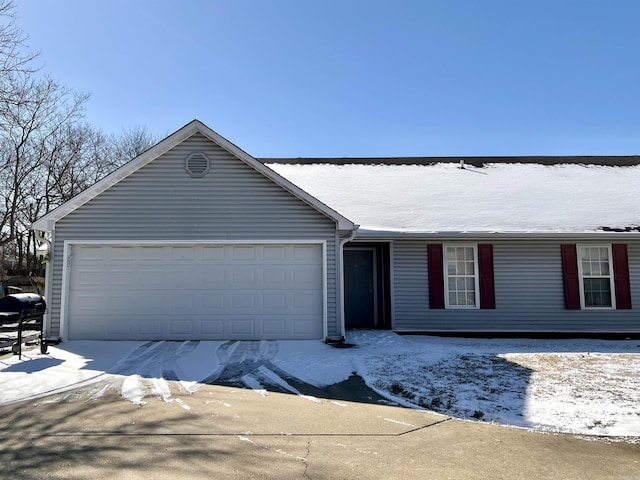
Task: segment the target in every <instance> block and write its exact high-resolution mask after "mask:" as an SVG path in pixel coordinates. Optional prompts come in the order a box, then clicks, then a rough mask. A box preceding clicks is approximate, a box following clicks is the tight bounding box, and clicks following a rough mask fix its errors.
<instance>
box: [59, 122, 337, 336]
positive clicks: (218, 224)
mask: <svg viewBox="0 0 640 480" xmlns="http://www.w3.org/2000/svg"><path fill="white" fill-rule="evenodd" d="M191 152H204V153H205V154H206V155H207V156H208V157H209V158H210V160H211V170H210V172H209V173H208V174H207V175H206V176H204V177H203V178H193V177H191V176H190V175H189V174H187V172H186V171H185V168H184V160H185V158H186V157H187V156H188V155H189V154H190V153H191ZM65 240H215V241H219V240H229V241H233V240H251V241H256V243H259V242H260V241H261V240H313V241H325V242H326V247H327V248H326V254H327V265H326V266H325V268H326V272H327V297H328V298H327V324H328V335H329V336H335V335H337V334H338V333H339V326H338V315H337V307H336V305H337V303H336V291H337V285H336V266H335V262H336V224H335V222H334V221H333V220H331V219H329V218H327V217H326V216H324V215H323V214H321V213H319V212H318V211H317V210H315V209H314V208H312V207H311V206H309V205H307V204H306V203H304V202H303V201H301V200H299V199H298V198H296V197H294V196H293V195H292V194H291V193H289V192H288V191H286V190H285V189H283V188H282V187H280V186H278V185H276V184H275V183H273V182H272V181H271V180H270V179H268V178H267V177H265V176H263V175H262V174H261V173H259V172H257V171H255V170H254V169H253V168H251V167H250V166H248V165H247V164H245V163H244V162H242V161H240V160H239V159H237V158H236V157H234V156H233V155H231V154H230V153H228V152H227V151H226V150H224V149H222V148H220V147H219V146H217V145H216V144H215V143H213V142H211V141H210V140H208V139H207V138H206V137H204V136H203V135H201V134H195V135H194V136H192V137H190V138H189V139H187V140H185V141H184V142H183V143H181V144H180V145H178V146H176V147H175V148H173V149H172V150H170V151H169V152H167V153H165V154H163V155H161V156H160V157H158V158H157V159H155V160H153V161H152V162H150V163H149V164H147V165H146V166H144V167H142V168H141V169H139V170H138V171H136V172H134V173H132V174H131V175H129V176H128V177H126V178H124V179H123V180H121V181H120V182H119V183H117V184H116V185H114V186H113V187H111V188H110V189H108V190H106V191H104V192H102V193H101V194H100V195H98V196H97V197H95V198H93V199H92V200H91V201H89V202H87V203H86V204H84V205H83V206H81V207H79V208H78V209H77V210H75V211H74V212H72V213H70V214H69V215H67V216H66V217H64V218H63V219H61V220H60V221H59V222H58V223H57V224H56V230H55V241H54V243H53V249H52V255H51V264H50V267H52V269H53V270H52V274H53V281H52V291H51V293H50V295H49V297H50V303H49V312H50V313H49V314H50V331H49V335H52V336H55V335H58V334H59V333H60V307H61V296H62V268H63V266H62V257H63V249H64V242H65Z"/></svg>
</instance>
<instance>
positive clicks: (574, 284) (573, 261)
mask: <svg viewBox="0 0 640 480" xmlns="http://www.w3.org/2000/svg"><path fill="white" fill-rule="evenodd" d="M560 248H561V252H562V274H563V277H564V302H565V306H566V308H567V310H580V284H579V282H580V280H579V278H578V252H577V248H576V246H575V245H573V244H571V245H561V246H560Z"/></svg>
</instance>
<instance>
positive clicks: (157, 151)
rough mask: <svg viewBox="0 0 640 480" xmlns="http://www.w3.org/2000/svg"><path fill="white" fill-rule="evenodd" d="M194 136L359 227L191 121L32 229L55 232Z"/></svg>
mask: <svg viewBox="0 0 640 480" xmlns="http://www.w3.org/2000/svg"><path fill="white" fill-rule="evenodd" d="M194 133H201V134H202V135H204V136H206V137H207V138H209V139H210V140H211V141H212V142H214V143H216V144H217V145H219V146H220V147H222V148H224V149H225V150H227V151H228V152H229V153H231V154H232V155H234V156H235V157H237V158H239V159H240V160H242V161H243V162H245V163H246V164H248V165H249V166H251V167H252V168H254V169H255V170H257V171H258V172H260V173H262V174H263V175H265V176H266V177H268V178H269V179H271V180H272V181H273V182H275V183H276V184H278V185H280V186H281V187H282V188H284V189H285V190H287V191H289V192H290V193H291V194H292V195H294V196H296V197H298V198H299V199H300V200H302V201H304V202H305V203H307V204H308V205H310V206H311V207H313V208H314V209H316V210H317V211H319V212H320V213H322V214H324V215H326V216H327V217H329V218H331V219H333V220H334V221H335V222H336V224H337V228H338V230H354V229H356V228H357V225H355V224H354V223H353V222H352V221H351V220H349V219H347V218H346V217H344V216H342V215H340V214H339V213H338V212H336V211H335V210H333V209H331V208H330V207H328V206H327V205H325V204H324V203H322V202H320V201H319V200H318V199H316V198H315V197H313V196H311V195H309V194H308V193H307V192H305V191H304V190H302V189H301V188H300V187H298V186H296V185H294V184H293V183H291V182H290V181H289V180H287V179H285V178H284V177H282V176H281V175H279V174H278V173H276V172H275V171H273V170H271V169H270V168H269V167H267V166H265V165H264V164H262V163H261V162H259V161H258V160H256V159H255V158H253V157H252V156H251V155H249V154H248V153H247V152H245V151H244V150H242V149H241V148H239V147H238V146H236V145H234V144H233V143H231V142H230V141H229V140H227V139H226V138H224V137H222V136H221V135H219V134H218V133H216V132H215V131H213V130H212V129H210V128H209V127H207V126H206V125H205V124H204V123H202V122H201V121H199V120H192V121H191V122H189V123H188V124H187V125H185V126H184V127H182V128H181V129H180V130H178V131H176V132H174V133H172V134H171V135H169V136H168V137H167V138H165V139H164V140H162V141H160V142H159V143H157V144H156V145H154V146H153V147H151V148H150V149H149V150H147V151H146V152H144V153H142V154H140V155H139V156H137V157H136V158H134V159H133V160H131V161H130V162H128V163H126V164H124V165H123V166H122V167H120V168H118V169H117V170H115V171H114V172H112V173H111V174H109V175H107V176H106V177H104V178H103V179H102V180H100V181H98V182H97V183H95V184H94V185H92V186H91V187H89V188H87V189H86V190H85V191H83V192H81V193H79V194H78V195H76V196H75V197H73V198H72V199H70V200H69V201H67V202H66V203H63V204H62V205H60V206H59V207H57V208H56V209H54V210H52V211H51V212H49V213H48V214H46V215H44V216H43V217H42V218H40V219H38V220H36V221H35V222H34V223H33V224H32V225H31V229H32V230H38V231H43V232H50V231H53V230H54V228H55V224H56V222H57V221H58V220H60V219H61V218H64V217H65V216H67V215H69V214H70V213H71V212H73V211H74V210H76V209H77V208H79V207H80V206H82V205H84V204H85V203H87V202H88V201H89V200H91V199H93V198H94V197H96V196H98V195H99V194H100V193H102V192H104V191H105V190H107V189H109V188H110V187H112V186H113V185H115V184H116V183H118V182H119V181H120V180H122V179H124V178H126V177H128V176H129V175H131V174H132V173H134V172H135V171H137V170H139V169H140V168H142V167H144V166H145V165H147V164H148V163H150V162H151V161H152V160H154V159H156V158H158V157H159V156H160V155H162V154H164V153H166V152H167V151H169V150H171V149H172V148H174V147H175V146H177V145H179V144H180V143H182V142H183V141H184V140H186V139H187V138H189V137H190V136H192V135H193V134H194Z"/></svg>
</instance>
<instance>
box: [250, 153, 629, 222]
mask: <svg viewBox="0 0 640 480" xmlns="http://www.w3.org/2000/svg"><path fill="white" fill-rule="evenodd" d="M487 160H488V161H487ZM262 161H264V163H265V164H267V166H269V167H270V168H272V169H274V170H275V171H276V172H277V173H279V174H280V175H282V176H283V177H285V178H287V179H288V180H290V181H291V182H293V183H294V184H296V185H298V186H299V187H301V188H302V189H303V190H305V191H307V192H308V193H310V194H311V195H313V196H314V197H316V198H317V199H318V200H320V201H321V202H323V203H325V204H327V205H329V206H330V207H331V208H333V209H335V210H337V211H338V212H340V213H341V214H342V215H344V216H346V217H347V218H350V219H352V220H353V221H354V222H355V223H358V224H360V226H361V228H360V231H361V232H362V233H375V232H390V233H391V232H398V233H400V232H404V233H427V234H428V233H445V234H446V233H452V234H453V233H463V232H476V233H529V232H531V233H534V232H537V233H555V232H558V233H587V232H598V231H634V232H636V233H637V232H638V230H639V229H640V228H639V227H638V226H640V165H639V163H640V159H639V158H638V157H521V158H519V159H518V158H517V157H513V158H512V159H507V160H504V159H501V161H496V160H493V161H492V159H486V160H485V161H482V160H481V159H478V158H472V159H465V163H464V165H463V168H461V164H460V163H459V159H458V160H456V161H455V163H454V162H453V161H452V160H451V159H424V158H423V159H419V161H417V160H416V159H414V161H411V159H404V160H403V159H388V161H385V160H384V159H369V160H367V159H351V160H350V159H262ZM576 162H579V163H576Z"/></svg>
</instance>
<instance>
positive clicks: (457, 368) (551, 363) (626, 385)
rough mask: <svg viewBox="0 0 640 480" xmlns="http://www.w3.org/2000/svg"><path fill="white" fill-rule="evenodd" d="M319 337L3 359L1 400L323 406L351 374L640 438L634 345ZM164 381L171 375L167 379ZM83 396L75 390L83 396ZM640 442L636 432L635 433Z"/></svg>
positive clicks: (117, 346)
mask: <svg viewBox="0 0 640 480" xmlns="http://www.w3.org/2000/svg"><path fill="white" fill-rule="evenodd" d="M347 340H348V342H349V343H351V344H353V345H354V346H353V348H334V347H331V346H328V345H324V344H323V343H321V342H318V341H278V342H197V341H194V342H86V341H72V342H66V343H63V344H61V345H60V346H58V347H51V348H50V350H49V354H48V355H41V354H40V353H39V352H38V351H37V350H31V351H28V352H27V353H26V354H23V359H22V361H19V360H18V358H17V357H14V356H11V355H7V356H4V357H1V358H0V384H1V385H2V389H1V391H0V404H5V403H11V402H15V401H20V400H24V399H35V398H38V397H42V396H45V395H51V394H56V393H60V397H59V400H62V399H64V393H63V392H65V391H69V390H71V389H73V390H74V395H78V394H79V393H78V392H81V393H80V394H83V395H85V396H86V398H87V399H97V398H99V397H100V396H101V395H103V394H104V393H105V392H106V391H108V390H110V389H113V390H117V391H118V392H119V393H120V394H121V395H122V397H123V399H124V400H126V401H131V402H134V403H137V404H140V405H143V404H144V403H145V402H146V401H149V399H150V398H157V399H159V400H160V401H176V402H178V403H180V405H181V406H182V407H183V408H185V409H188V408H189V406H188V394H189V392H192V391H194V390H195V389H197V388H199V387H200V386H201V385H202V384H203V383H218V382H223V383H226V384H229V383H232V384H233V383H237V384H238V385H239V386H244V387H246V388H250V389H253V390H254V391H255V392H256V394H257V395H261V396H267V395H268V394H269V391H274V390H275V391H287V392H290V393H292V394H296V395H299V396H300V397H301V398H302V399H303V400H305V401H308V400H312V401H322V400H321V399H320V398H317V397H321V395H316V396H315V397H313V396H310V395H309V394H305V391H303V390H304V388H302V386H304V385H309V386H310V387H313V388H314V389H315V391H322V389H323V388H327V387H329V386H331V385H333V384H337V383H340V382H344V381H346V380H347V379H348V378H349V377H350V376H351V375H352V374H353V373H354V372H355V373H357V374H358V375H359V376H361V377H362V378H363V379H364V381H365V382H366V384H367V385H368V386H369V387H370V388H372V389H373V390H375V391H377V392H378V393H379V394H381V395H382V396H383V397H385V398H387V399H388V401H389V402H390V403H397V404H400V405H403V406H407V407H412V408H425V409H428V410H432V411H436V412H440V413H442V414H444V415H449V416H452V417H456V418H464V419H470V420H479V421H488V422H495V423H500V424H505V425H512V426H519V427H525V428H530V429H535V430H541V431H548V432H564V433H573V434H589V435H600V436H610V437H613V436H615V437H622V438H623V439H626V440H627V441H639V438H640V341H633V340H625V341H604V340H582V339H574V340H529V339H464V338H440V337H428V336H398V335H396V334H393V333H391V332H382V331H378V332H372V331H358V332H351V333H350V334H349V336H348V339H347ZM172 381H173V382H172ZM82 392H84V393H82ZM632 437H638V438H632Z"/></svg>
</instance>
